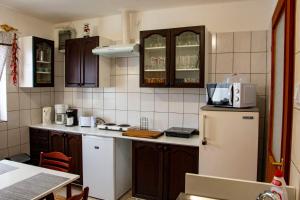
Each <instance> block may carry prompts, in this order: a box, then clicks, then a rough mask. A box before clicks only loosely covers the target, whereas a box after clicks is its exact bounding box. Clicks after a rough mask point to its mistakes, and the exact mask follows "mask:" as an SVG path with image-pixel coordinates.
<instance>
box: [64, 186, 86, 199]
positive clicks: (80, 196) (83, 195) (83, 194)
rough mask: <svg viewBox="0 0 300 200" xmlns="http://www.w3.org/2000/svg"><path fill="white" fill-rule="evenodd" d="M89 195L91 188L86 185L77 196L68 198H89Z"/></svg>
mask: <svg viewBox="0 0 300 200" xmlns="http://www.w3.org/2000/svg"><path fill="white" fill-rule="evenodd" d="M88 196H89V188H88V187H86V188H84V189H83V191H82V192H81V193H80V194H78V195H75V196H72V197H70V198H68V200H87V199H88Z"/></svg>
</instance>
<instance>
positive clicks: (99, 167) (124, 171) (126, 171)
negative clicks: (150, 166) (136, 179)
mask: <svg viewBox="0 0 300 200" xmlns="http://www.w3.org/2000/svg"><path fill="white" fill-rule="evenodd" d="M82 137H83V138H82V147H83V148H82V153H83V158H82V159H83V186H84V187H89V188H90V191H89V196H91V197H95V198H99V199H105V200H115V199H118V198H119V197H120V196H122V195H123V194H124V193H126V192H127V191H128V190H129V189H130V188H131V142H130V141H129V140H124V141H123V140H119V139H115V138H110V137H98V136H87V135H83V136H82Z"/></svg>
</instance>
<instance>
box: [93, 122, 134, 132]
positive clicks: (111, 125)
mask: <svg viewBox="0 0 300 200" xmlns="http://www.w3.org/2000/svg"><path fill="white" fill-rule="evenodd" d="M130 127H132V126H130V125H129V124H119V125H117V124H115V123H105V124H99V125H98V126H97V128H99V129H101V130H111V131H122V132H125V131H127V130H128V129H129V128H130Z"/></svg>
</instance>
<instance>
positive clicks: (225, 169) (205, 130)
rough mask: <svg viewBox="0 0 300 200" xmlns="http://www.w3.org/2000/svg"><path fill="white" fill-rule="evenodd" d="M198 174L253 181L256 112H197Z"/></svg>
mask: <svg viewBox="0 0 300 200" xmlns="http://www.w3.org/2000/svg"><path fill="white" fill-rule="evenodd" d="M200 124H201V125H202V126H201V127H202V130H200V146H199V174H200V175H209V176H218V177H226V178H237V179H245V180H253V181H255V180H256V179H257V163H258V161H257V160H258V132H259V113H258V109H256V108H254V109H248V110H247V109H230V108H216V109H215V108H213V107H208V106H205V107H203V108H202V110H201V112H200Z"/></svg>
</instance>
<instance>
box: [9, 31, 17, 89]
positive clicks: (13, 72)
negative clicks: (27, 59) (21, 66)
mask: <svg viewBox="0 0 300 200" xmlns="http://www.w3.org/2000/svg"><path fill="white" fill-rule="evenodd" d="M18 49H19V47H18V42H17V34H16V33H14V37H13V42H12V49H11V50H12V52H11V63H10V71H11V77H12V81H13V84H14V85H15V86H17V83H18V80H17V77H18V76H17V75H18V72H17V69H18V54H17V52H18Z"/></svg>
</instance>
